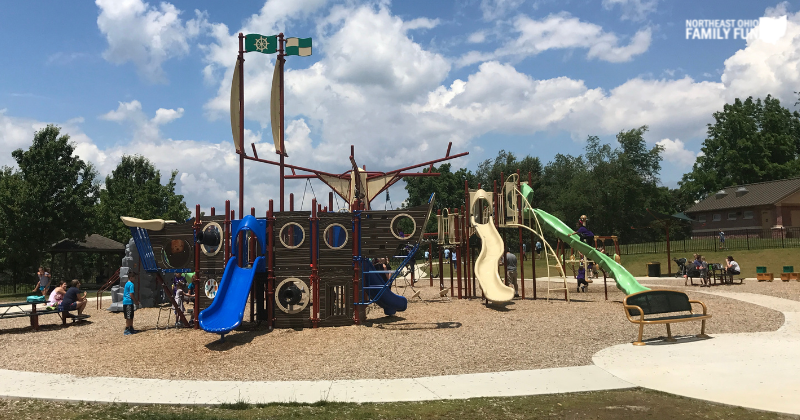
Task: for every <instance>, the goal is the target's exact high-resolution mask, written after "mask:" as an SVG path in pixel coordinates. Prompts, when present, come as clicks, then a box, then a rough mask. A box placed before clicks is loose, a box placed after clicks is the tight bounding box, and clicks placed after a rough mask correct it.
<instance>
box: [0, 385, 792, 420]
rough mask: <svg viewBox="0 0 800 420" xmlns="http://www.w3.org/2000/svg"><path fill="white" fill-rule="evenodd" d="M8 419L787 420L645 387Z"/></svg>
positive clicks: (19, 414)
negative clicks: (402, 400) (386, 401)
mask: <svg viewBox="0 0 800 420" xmlns="http://www.w3.org/2000/svg"><path fill="white" fill-rule="evenodd" d="M0 412H2V413H3V418H4V419H9V420H11V419H48V418H52V417H54V415H56V413H57V416H58V418H60V419H65V420H68V419H131V420H134V419H154V420H159V419H164V420H166V419H171V420H173V419H174V420H178V419H181V420H182V419H186V420H189V419H193V420H194V419H200V420H202V419H248V420H249V419H299V418H310V417H313V418H319V419H342V418H348V419H458V420H464V419H511V418H513V419H526V418H545V417H546V418H568V419H578V418H581V419H582V418H591V419H640V418H648V419H674V418H703V419H732V420H736V419H784V418H795V417H794V416H784V415H780V414H776V413H767V412H760V411H753V410H748V409H744V408H738V407H731V406H725V405H719V404H715V403H710V402H705V401H700V400H694V399H689V398H684V397H678V396H674V395H670V394H664V393H661V392H656V391H649V390H645V389H628V390H617V391H597V392H584V393H574V394H556V395H539V396H530V397H512V398H475V399H470V400H445V401H428V402H408V403H384V404H353V403H324V402H323V403H316V404H310V405H305V404H269V405H251V404H247V403H237V404H229V405H223V406H219V407H191V406H190V407H180V406H148V405H127V404H91V403H77V404H73V403H62V402H49V401H48V402H42V401H34V400H0Z"/></svg>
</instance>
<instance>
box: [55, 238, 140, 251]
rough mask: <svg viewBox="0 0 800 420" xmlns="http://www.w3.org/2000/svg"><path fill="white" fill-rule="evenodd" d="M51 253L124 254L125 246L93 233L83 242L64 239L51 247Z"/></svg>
mask: <svg viewBox="0 0 800 420" xmlns="http://www.w3.org/2000/svg"><path fill="white" fill-rule="evenodd" d="M50 252H94V253H103V252H108V253H122V252H125V245H123V244H121V243H119V242H117V241H115V240H113V239H109V238H106V237H105V236H102V235H98V234H96V233H93V234H91V235H88V236H86V239H84V240H83V242H75V241H73V240H70V239H62V240H60V241H58V242H56V243H55V244H53V246H52V247H50Z"/></svg>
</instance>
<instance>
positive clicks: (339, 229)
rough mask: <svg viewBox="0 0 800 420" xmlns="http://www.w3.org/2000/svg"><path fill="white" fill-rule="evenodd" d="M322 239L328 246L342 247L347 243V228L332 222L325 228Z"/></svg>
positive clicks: (332, 247)
mask: <svg viewBox="0 0 800 420" xmlns="http://www.w3.org/2000/svg"><path fill="white" fill-rule="evenodd" d="M323 239H324V240H325V245H328V248H330V249H342V248H344V246H345V244H347V229H345V227H344V226H342V225H340V224H338V223H334V224H332V225H330V226H328V227H327V228H325V232H324V234H323Z"/></svg>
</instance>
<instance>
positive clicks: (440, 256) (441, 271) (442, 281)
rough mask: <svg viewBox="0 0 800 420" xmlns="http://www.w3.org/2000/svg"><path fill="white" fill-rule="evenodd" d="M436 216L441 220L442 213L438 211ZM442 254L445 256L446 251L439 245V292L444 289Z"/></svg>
mask: <svg viewBox="0 0 800 420" xmlns="http://www.w3.org/2000/svg"><path fill="white" fill-rule="evenodd" d="M436 215H437V216H439V218H440V219H441V218H442V211H441V210H436ZM442 254H444V250H443V249H442V246H441V245H439V291H441V290H442V289H444V263H443V262H442Z"/></svg>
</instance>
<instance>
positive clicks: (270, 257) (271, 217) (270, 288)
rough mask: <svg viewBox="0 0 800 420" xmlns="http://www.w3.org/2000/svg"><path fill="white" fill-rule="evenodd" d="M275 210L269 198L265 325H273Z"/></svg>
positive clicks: (269, 326) (271, 327)
mask: <svg viewBox="0 0 800 420" xmlns="http://www.w3.org/2000/svg"><path fill="white" fill-rule="evenodd" d="M274 229H275V212H274V211H273V202H272V200H269V210H268V211H267V252H268V254H267V327H268V328H269V329H270V330H272V329H273V328H274V327H275V231H274Z"/></svg>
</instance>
